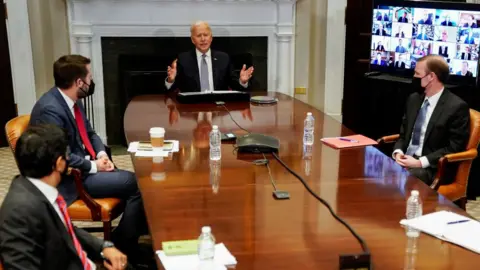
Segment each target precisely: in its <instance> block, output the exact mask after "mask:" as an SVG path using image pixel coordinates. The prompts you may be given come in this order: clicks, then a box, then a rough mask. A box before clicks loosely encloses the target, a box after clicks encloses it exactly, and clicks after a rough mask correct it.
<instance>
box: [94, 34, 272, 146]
mask: <svg viewBox="0 0 480 270" xmlns="http://www.w3.org/2000/svg"><path fill="white" fill-rule="evenodd" d="M193 49H194V46H193V44H192V41H191V39H190V37H102V61H103V82H104V93H105V116H106V125H107V126H106V128H107V137H108V144H110V145H126V140H125V136H124V135H123V134H124V132H123V115H124V113H125V109H126V107H127V105H128V103H129V102H130V100H132V98H134V97H135V96H138V95H150V94H162V93H163V88H162V85H163V84H164V82H165V78H166V76H167V68H168V66H169V65H171V63H172V62H173V60H174V59H175V58H176V57H177V55H178V54H179V53H181V52H185V51H189V50H193ZM212 49H213V50H219V51H223V52H225V53H227V54H229V56H230V59H231V61H232V65H233V68H234V71H235V72H236V73H239V72H240V70H241V68H242V66H243V65H244V64H246V65H247V66H251V65H253V66H254V68H255V71H254V74H253V76H252V78H251V80H250V84H251V86H252V90H253V91H267V89H268V85H267V82H268V71H267V66H268V65H267V63H268V61H267V55H268V37H214V39H213V42H212Z"/></svg>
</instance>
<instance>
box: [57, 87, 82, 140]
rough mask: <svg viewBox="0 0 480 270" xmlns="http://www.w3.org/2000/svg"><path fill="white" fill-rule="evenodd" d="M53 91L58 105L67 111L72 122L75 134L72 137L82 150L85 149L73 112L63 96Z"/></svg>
mask: <svg viewBox="0 0 480 270" xmlns="http://www.w3.org/2000/svg"><path fill="white" fill-rule="evenodd" d="M53 91H54V92H53V94H54V96H55V98H56V99H57V101H58V103H60V105H61V106H62V108H63V109H64V110H65V113H66V114H67V116H68V119H69V120H70V123H71V124H72V126H73V132H74V133H73V134H72V136H74V138H75V141H76V142H77V144H78V145H79V146H80V148H81V149H83V142H82V139H81V138H80V137H79V136H80V133H79V132H78V128H77V122H76V121H75V118H73V115H72V111H71V110H70V108H69V107H68V105H67V102H65V99H64V98H63V96H62V94H60V92H59V90H58V89H56V88H54V89H53Z"/></svg>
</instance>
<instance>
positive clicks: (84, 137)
mask: <svg viewBox="0 0 480 270" xmlns="http://www.w3.org/2000/svg"><path fill="white" fill-rule="evenodd" d="M73 112H74V113H75V122H77V128H78V132H79V133H80V137H81V138H82V142H83V145H85V149H86V150H87V152H88V153H89V154H90V157H91V158H92V160H95V159H96V155H95V150H93V146H92V143H91V142H90V139H89V138H88V135H87V128H86V126H85V121H83V115H82V113H81V112H80V108H78V106H77V104H75V105H74V106H73Z"/></svg>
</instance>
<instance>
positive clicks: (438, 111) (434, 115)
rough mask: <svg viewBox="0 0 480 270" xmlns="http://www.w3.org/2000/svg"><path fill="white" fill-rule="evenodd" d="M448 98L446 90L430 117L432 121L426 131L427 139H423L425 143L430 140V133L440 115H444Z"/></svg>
mask: <svg viewBox="0 0 480 270" xmlns="http://www.w3.org/2000/svg"><path fill="white" fill-rule="evenodd" d="M446 98H447V92H446V90H444V91H443V93H442V95H441V96H440V98H439V99H438V102H437V105H436V106H435V109H434V110H433V113H432V116H430V120H429V121H428V125H427V130H426V131H425V138H424V139H423V141H424V142H425V141H427V140H428V136H429V135H430V133H432V128H433V126H434V125H435V122H437V120H438V117H440V115H441V114H442V112H443V106H444V105H445V100H446Z"/></svg>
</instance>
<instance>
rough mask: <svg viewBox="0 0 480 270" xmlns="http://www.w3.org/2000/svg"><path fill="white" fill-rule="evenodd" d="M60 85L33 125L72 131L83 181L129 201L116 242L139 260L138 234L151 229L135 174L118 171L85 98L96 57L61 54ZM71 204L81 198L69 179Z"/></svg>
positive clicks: (64, 190) (66, 192) (100, 194)
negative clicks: (89, 116)
mask: <svg viewBox="0 0 480 270" xmlns="http://www.w3.org/2000/svg"><path fill="white" fill-rule="evenodd" d="M53 74H54V78H55V87H53V88H52V89H50V91H48V92H47V93H45V94H44V95H43V96H42V97H41V98H40V99H39V100H38V101H37V103H36V104H35V106H34V108H33V110H32V113H31V118H30V125H36V124H44V123H46V124H54V125H56V126H58V127H61V128H63V129H64V130H66V131H68V134H69V138H68V145H69V147H70V151H71V153H70V155H69V160H70V166H71V167H73V168H77V169H79V170H81V171H82V176H83V177H84V180H83V184H84V186H85V189H86V190H87V192H88V193H89V194H90V195H91V196H92V197H93V198H109V197H113V198H119V199H122V200H124V201H126V206H125V211H124V213H123V216H122V219H121V221H120V224H119V225H118V227H117V228H116V229H115V230H114V231H113V233H112V240H113V242H114V243H115V245H116V246H117V247H118V248H119V249H120V250H121V251H123V252H125V253H126V254H127V255H128V256H129V258H130V259H131V260H134V261H135V259H136V255H137V254H136V253H137V252H138V248H137V247H138V238H139V236H140V235H142V234H146V233H148V231H147V230H148V229H147V225H146V219H145V212H144V210H143V203H142V198H141V195H140V192H139V190H138V186H137V181H136V178H135V174H133V173H132V172H128V171H123V170H117V169H115V166H114V165H113V163H112V161H111V160H110V159H109V157H108V155H107V153H106V152H105V146H104V145H103V142H102V141H101V139H100V137H99V136H98V135H97V134H96V133H95V131H94V130H93V128H92V127H91V125H90V122H89V121H88V119H87V118H86V116H85V111H84V108H83V104H82V102H81V100H80V99H81V98H85V97H87V96H89V95H92V94H93V92H94V90H95V84H94V82H93V80H92V73H91V69H90V59H88V58H85V57H83V56H81V55H66V56H62V57H60V58H59V59H58V60H57V61H56V62H55V63H54V65H53ZM58 190H59V192H60V193H61V194H62V195H63V197H64V198H65V200H66V202H67V204H68V205H70V204H71V203H73V202H74V201H75V200H76V199H77V197H78V194H77V190H76V187H75V182H74V180H73V179H71V178H67V179H64V180H63V181H62V182H61V183H60V184H59V186H58Z"/></svg>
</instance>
